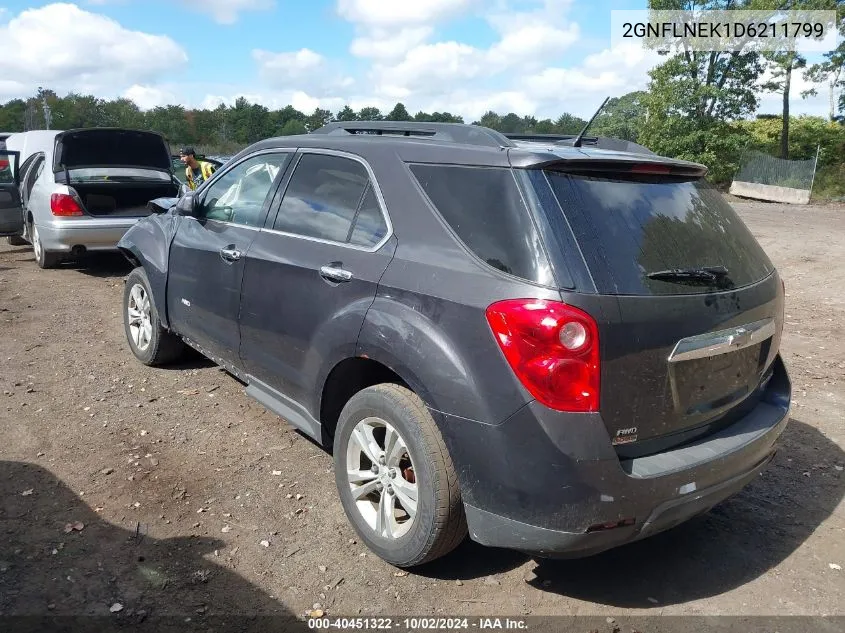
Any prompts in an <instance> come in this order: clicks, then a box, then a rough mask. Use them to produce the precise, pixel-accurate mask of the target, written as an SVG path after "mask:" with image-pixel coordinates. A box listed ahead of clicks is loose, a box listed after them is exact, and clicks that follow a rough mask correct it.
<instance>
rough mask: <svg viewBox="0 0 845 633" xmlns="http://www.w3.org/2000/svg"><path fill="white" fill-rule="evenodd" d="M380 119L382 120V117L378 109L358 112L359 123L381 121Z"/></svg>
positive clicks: (371, 108) (369, 108)
mask: <svg viewBox="0 0 845 633" xmlns="http://www.w3.org/2000/svg"><path fill="white" fill-rule="evenodd" d="M382 119H384V116H383V115H382V113H381V110H379V109H378V108H373V107H367V108H361V110H360V111H359V112H358V120H359V121H381V120H382Z"/></svg>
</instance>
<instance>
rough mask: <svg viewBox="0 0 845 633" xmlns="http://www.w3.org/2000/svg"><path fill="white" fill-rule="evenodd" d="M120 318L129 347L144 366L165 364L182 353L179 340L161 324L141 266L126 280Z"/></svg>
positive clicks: (145, 274)
mask: <svg viewBox="0 0 845 633" xmlns="http://www.w3.org/2000/svg"><path fill="white" fill-rule="evenodd" d="M123 321H124V329H125V331H126V340H127V341H128V342H129V348H130V349H131V350H132V353H133V354H134V355H135V357H136V358H137V359H138V360H140V361H141V362H142V363H144V364H145V365H150V366H156V365H166V364H168V363H172V362H174V361H176V360H178V359H179V358H180V357H181V356H182V355H183V353H184V352H185V344H184V343H183V342H182V340H181V339H180V338H179V337H177V336H176V335H174V334H172V333H170V332H168V331H167V330H166V329H165V328H164V327H163V326H162V324H161V320H160V319H159V316H158V309H157V308H156V305H155V302H154V301H153V295H152V292H150V282H149V279H147V273H146V272H144V269H143V268H136V269H135V270H133V271H132V272H131V273H129V277H127V279H126V286H125V288H124V290H123Z"/></svg>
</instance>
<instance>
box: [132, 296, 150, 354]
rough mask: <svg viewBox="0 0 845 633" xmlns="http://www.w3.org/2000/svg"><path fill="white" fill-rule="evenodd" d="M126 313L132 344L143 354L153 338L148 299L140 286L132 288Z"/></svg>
mask: <svg viewBox="0 0 845 633" xmlns="http://www.w3.org/2000/svg"><path fill="white" fill-rule="evenodd" d="M126 311H127V315H128V317H129V334H130V335H131V336H132V342H133V343H134V344H135V347H137V348H138V350H139V351H141V352H143V351H145V350H146V349H147V348H148V347H149V346H150V341H151V340H152V337H153V322H152V317H151V315H150V311H151V305H150V297H149V295H148V294H147V291H146V289H145V288H144V286H142V285H141V284H135V285H134V286H132V290H131V291H130V292H129V301H128V305H127V306H126Z"/></svg>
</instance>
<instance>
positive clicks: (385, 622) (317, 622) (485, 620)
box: [308, 617, 528, 631]
mask: <svg viewBox="0 0 845 633" xmlns="http://www.w3.org/2000/svg"><path fill="white" fill-rule="evenodd" d="M308 628H309V629H314V630H332V629H334V630H348V631H354V630H358V631H379V630H381V631H387V630H398V631H459V630H472V629H476V630H482V631H483V630H503V631H504V630H511V631H519V630H527V629H528V626H527V624H526V622H525V621H524V620H520V619H514V618H494V617H481V618H472V619H470V618H466V617H458V618H442V617H440V618H436V617H435V618H432V617H421V618H413V617H411V618H309V619H308Z"/></svg>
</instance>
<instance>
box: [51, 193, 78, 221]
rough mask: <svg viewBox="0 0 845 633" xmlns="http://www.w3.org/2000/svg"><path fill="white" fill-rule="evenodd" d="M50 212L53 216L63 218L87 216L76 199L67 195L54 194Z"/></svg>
mask: <svg viewBox="0 0 845 633" xmlns="http://www.w3.org/2000/svg"><path fill="white" fill-rule="evenodd" d="M50 211H51V212H52V214H53V215H59V216H63V217H67V216H72V215H85V214H84V213H83V211H82V207H80V206H79V203H78V202H77V201H76V199H74V197H73V196H71V195H69V194H66V193H54V194H53V195H52V196H50Z"/></svg>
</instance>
